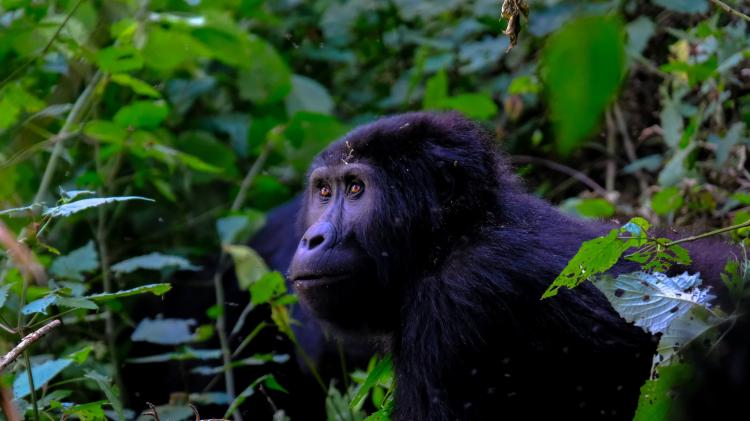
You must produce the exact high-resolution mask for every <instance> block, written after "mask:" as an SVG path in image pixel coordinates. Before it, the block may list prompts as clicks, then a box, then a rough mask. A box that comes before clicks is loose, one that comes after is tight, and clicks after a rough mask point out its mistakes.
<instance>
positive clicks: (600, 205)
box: [576, 198, 615, 218]
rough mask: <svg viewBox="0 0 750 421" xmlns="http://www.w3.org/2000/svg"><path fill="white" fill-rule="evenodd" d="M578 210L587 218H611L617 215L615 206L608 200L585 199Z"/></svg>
mask: <svg viewBox="0 0 750 421" xmlns="http://www.w3.org/2000/svg"><path fill="white" fill-rule="evenodd" d="M576 210H577V211H578V213H579V214H580V215H581V216H584V217H586V218H609V217H610V216H612V215H614V214H615V206H614V205H613V204H611V203H609V201H607V200H606V199H600V198H597V199H583V200H581V202H579V203H578V204H577V205H576Z"/></svg>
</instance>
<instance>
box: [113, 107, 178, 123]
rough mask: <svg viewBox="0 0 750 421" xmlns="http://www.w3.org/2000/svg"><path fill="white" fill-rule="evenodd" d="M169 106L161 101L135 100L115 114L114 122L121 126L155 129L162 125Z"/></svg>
mask: <svg viewBox="0 0 750 421" xmlns="http://www.w3.org/2000/svg"><path fill="white" fill-rule="evenodd" d="M168 114H169V107H168V106H167V105H166V104H165V103H164V102H161V101H156V102H154V101H135V102H133V103H131V104H129V105H126V106H124V107H122V108H120V110H118V111H117V114H115V117H114V122H115V123H116V124H118V125H119V126H120V127H126V128H135V129H155V128H157V127H159V125H161V123H162V122H163V121H164V119H165V118H167V115H168Z"/></svg>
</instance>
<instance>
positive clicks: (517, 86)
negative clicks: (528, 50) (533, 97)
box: [508, 75, 542, 95]
mask: <svg viewBox="0 0 750 421" xmlns="http://www.w3.org/2000/svg"><path fill="white" fill-rule="evenodd" d="M541 90H542V87H541V85H540V84H539V81H538V80H537V79H536V77H534V76H531V75H524V76H518V77H517V78H515V79H513V80H512V81H511V82H510V85H509V86H508V93H509V94H511V95H522V94H538V93H539V92H540V91H541Z"/></svg>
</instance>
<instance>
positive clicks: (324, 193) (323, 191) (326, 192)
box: [318, 186, 331, 199]
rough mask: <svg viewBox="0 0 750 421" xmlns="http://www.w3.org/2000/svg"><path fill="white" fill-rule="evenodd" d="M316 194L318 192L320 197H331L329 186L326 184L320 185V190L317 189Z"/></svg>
mask: <svg viewBox="0 0 750 421" xmlns="http://www.w3.org/2000/svg"><path fill="white" fill-rule="evenodd" d="M318 194H320V197H323V198H326V199H327V198H329V197H331V188H330V187H328V186H320V190H319V191H318Z"/></svg>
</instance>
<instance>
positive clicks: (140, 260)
mask: <svg viewBox="0 0 750 421" xmlns="http://www.w3.org/2000/svg"><path fill="white" fill-rule="evenodd" d="M165 268H170V269H175V270H190V271H198V270H200V269H201V267H200V266H195V265H193V264H192V263H190V261H189V260H188V259H186V258H184V257H181V256H170V255H166V254H161V253H158V252H154V253H149V254H145V255H143V256H137V257H131V258H130V259H126V260H123V261H121V262H119V263H116V264H114V265H112V270H113V271H114V272H117V273H131V272H135V271H136V270H139V269H146V270H161V269H165Z"/></svg>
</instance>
